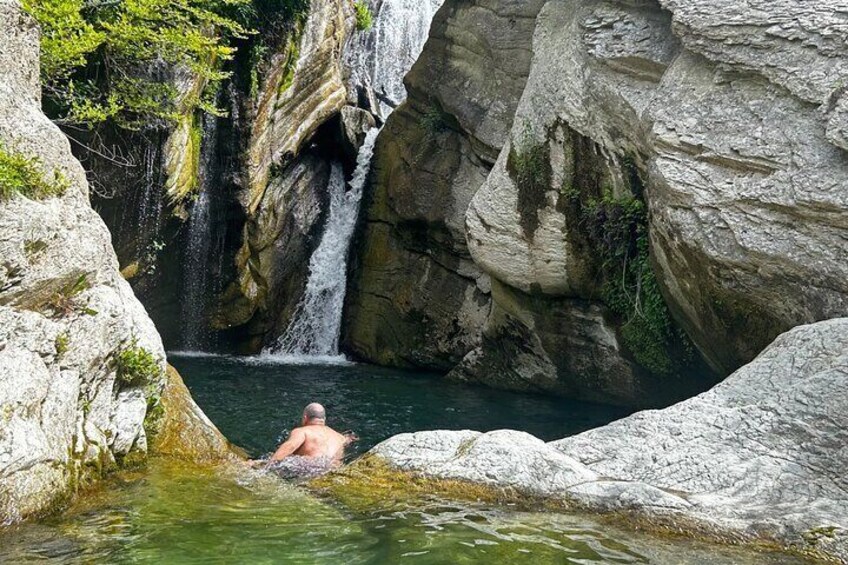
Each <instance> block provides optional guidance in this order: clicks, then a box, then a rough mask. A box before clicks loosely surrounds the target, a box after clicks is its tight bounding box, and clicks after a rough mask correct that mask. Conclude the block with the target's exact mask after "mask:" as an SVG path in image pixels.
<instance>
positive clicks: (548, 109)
mask: <svg viewBox="0 0 848 565" xmlns="http://www.w3.org/2000/svg"><path fill="white" fill-rule="evenodd" d="M478 4H479V5H478ZM482 4H486V3H482V2H481V3H476V4H475V3H470V4H469V3H463V4H461V5H454V4H453V3H450V2H449V3H448V5H446V6H445V8H444V9H443V10H442V12H441V13H440V15H439V18H437V20H436V22H435V23H434V27H433V30H432V34H433V36H432V38H431V40H430V42H429V43H428V45H427V47H426V48H425V51H424V53H423V54H422V57H421V60H420V61H419V63H418V64H417V65H416V67H415V68H414V69H413V71H412V73H410V75H409V77H408V79H407V82H408V86H409V88H410V92H411V98H410V101H409V103H408V104H407V105H405V106H404V107H402V108H401V109H400V110H399V111H398V112H396V114H395V115H394V116H393V119H390V121H389V124H388V125H387V128H386V131H384V133H383V135H382V136H381V139H380V141H379V144H378V150H377V155H376V161H375V180H374V186H373V198H372V200H371V205H370V207H369V209H368V221H367V224H366V226H365V229H364V232H363V235H362V246H361V252H360V263H359V267H358V269H359V270H358V273H357V275H356V277H355V278H354V281H353V284H352V293H351V298H350V300H349V320H350V322H349V323H350V327H349V330H348V345H349V347H350V348H351V350H353V351H354V352H356V353H358V354H359V355H361V356H363V357H365V358H367V359H370V360H375V361H378V362H382V363H392V364H398V365H416V366H423V367H429V368H438V369H453V370H452V371H451V377H452V378H456V379H460V380H465V381H474V382H483V383H487V384H491V385H494V386H499V387H504V388H512V389H518V390H537V391H545V392H550V393H555V394H562V395H568V396H575V397H580V398H586V399H591V400H600V401H605V402H615V403H619V404H630V405H643V406H644V405H662V404H667V403H669V402H671V401H674V400H675V399H680V398H685V397H687V396H689V395H691V394H692V393H693V391H697V390H698V389H699V388H700V389H703V388H705V387H706V386H708V384H709V383H710V382H714V379H715V378H716V377H721V376H724V375H727V374H728V373H730V372H732V371H733V370H735V369H736V368H738V367H739V366H740V365H742V364H743V363H745V362H748V361H750V360H751V359H753V357H754V356H755V355H756V354H757V353H758V352H759V351H761V350H762V348H763V347H765V345H767V344H768V343H769V342H770V341H771V340H773V339H774V338H775V337H776V336H777V335H778V334H780V333H781V332H783V331H786V330H788V329H790V328H792V327H794V326H796V325H798V324H803V323H809V322H814V321H817V320H823V319H828V318H832V317H837V316H844V315H846V313H848V286H846V281H848V277H846V274H848V273H846V272H845V269H846V268H848V246H846V245H845V241H846V235H848V223H846V222H847V221H848V200H846V199H848V190H846V189H845V187H846V186H848V153H846V148H845V138H846V136H845V127H846V125H845V123H846V122H845V104H846V102H845V98H846V96H848V95H846V93H845V88H844V85H845V81H846V80H848V71H846V65H848V52H846V49H848V47H846V45H848V41H846V40H848V30H846V28H845V26H844V22H843V21H842V19H841V16H840V15H839V14H840V13H841V12H840V11H839V9H838V6H836V3H835V2H832V1H828V0H821V1H816V2H800V1H790V0H787V1H782V2H777V3H774V2H770V3H745V4H738V3H733V2H724V1H720V0H703V1H699V2H674V1H660V2H655V1H650V0H644V1H641V0H640V1H637V2H615V1H611V0H609V1H607V0H568V1H553V0H552V1H548V2H546V3H545V4H544V7H542V9H541V11H540V12H539V14H538V17H534V18H530V19H527V20H522V19H520V18H509V17H508V16H507V14H508V13H509V11H510V10H513V9H515V8H516V6H517V5H516V4H514V3H512V2H508V1H501V2H495V3H494V4H496V5H497V7H496V9H491V10H489V11H487V12H486V16H485V17H484V18H483V20H486V18H493V17H495V16H494V15H492V14H498V15H502V16H504V17H505V18H507V19H509V21H510V22H511V23H510V25H509V26H493V27H491V28H489V27H487V26H486V25H484V24H481V23H480V22H476V21H475V22H474V25H471V20H469V19H463V18H467V17H473V16H468V14H477V15H478V17H480V16H479V14H480V12H477V11H476V10H480V11H482V10H484V7H483V6H482ZM487 5H488V4H487ZM489 7H490V8H491V6H489ZM521 9H523V10H529V11H530V12H532V14H535V10H536V9H538V6H536V7H535V8H533V3H527V4H522V8H521ZM512 22H514V23H512ZM522 25H525V26H526V27H524V28H522ZM457 28H460V29H462V31H461V32H458V31H456V30H457ZM470 30H473V31H470ZM495 30H496V31H495ZM504 30H508V31H504ZM531 31H532V32H533V36H532V40H531V39H530V32H531ZM511 34H515V35H511ZM498 41H505V42H507V43H508V44H509V45H510V47H511V48H510V49H509V53H510V54H512V55H514V54H515V53H527V54H528V55H529V48H530V47H531V46H532V61H531V64H530V69H529V75H528V78H527V79H526V84H525V79H524V78H523V76H522V78H520V80H517V81H513V82H508V81H504V80H502V77H501V75H500V74H499V69H501V68H502V67H500V66H499V64H498V60H497V59H495V60H493V61H492V60H486V61H483V60H481V59H477V57H478V56H479V54H481V53H485V54H486V55H487V56H490V55H491V54H492V53H497V49H494V48H490V47H491V45H492V44H496V42H498ZM509 42H512V43H509ZM483 46H486V47H485V48H484V47H483ZM523 50H528V51H523ZM466 57H467V58H469V59H470V60H468V61H466V60H465V58H466ZM503 68H509V69H510V71H511V72H513V73H516V74H515V76H519V75H521V74H522V73H523V70H522V69H523V68H524V67H522V66H521V65H509V66H508V67H503ZM483 69H485V72H483ZM516 69H517V70H519V71H520V72H516ZM481 73H482V74H481ZM489 79H491V81H492V82H487V80H489ZM475 80H482V83H478V82H475ZM478 84H483V85H492V86H490V87H489V88H490V90H488V91H487V90H486V88H482V89H481V88H480V87H479V86H478ZM460 85H461V86H460ZM494 85H497V86H496V87H494ZM522 85H523V86H522ZM448 89H451V90H448ZM495 90H501V92H499V93H498V94H499V96H498V97H497V101H498V102H501V103H502V105H501V106H499V105H498V104H497V103H494V101H493V100H492V99H490V98H487V97H486V93H487V92H494V91H495ZM518 90H521V95H520V101H519V102H518V104H517V107H516V109H515V111H514V112H513V110H512V107H513V104H514V102H513V100H514V99H515V98H514V97H515V96H516V93H517V91H518ZM487 100H488V101H489V103H487V102H486V101H487ZM431 109H432V110H431ZM498 109H501V110H503V109H506V111H498ZM481 116H484V117H485V119H483V120H482V121H480V117H481ZM433 123H435V124H436V127H431V124H433ZM428 128H430V129H432V130H433V131H435V133H433V134H427V135H425V133H424V132H425V131H427V129H428ZM481 132H483V133H481ZM448 139H453V140H456V139H464V140H468V142H469V145H468V148H467V149H465V150H463V149H462V148H461V146H456V147H453V146H450V145H446V144H445V143H444V142H446V141H447V140H448ZM433 140H440V142H441V143H442V144H441V145H440V150H439V151H438V152H434V153H432V154H430V153H428V151H429V147H430V146H431V145H433V143H435V142H434V141H433ZM469 149H470V152H469ZM496 152H497V153H498V155H497V156H495V153H496ZM428 154H429V155H430V157H429V160H428V157H427V155H428ZM461 155H472V156H473V157H474V158H475V159H477V160H478V162H477V163H476V164H475V166H473V167H470V166H466V167H465V168H463V169H461V171H462V174H458V175H454V174H453V173H452V171H455V170H460V169H458V168H457V167H456V165H454V164H453V163H454V162H455V161H456V160H457V159H459V158H460V157H459V156H461ZM439 171H447V172H445V173H440V172H439ZM472 173H473V174H472ZM434 179H438V182H436V181H435V180H434ZM481 179H482V180H481ZM459 210H464V215H465V218H464V222H462V221H460V220H459V219H458V218H457V215H458V214H459ZM404 255H407V256H408V257H407V259H404V257H403V256H404ZM396 265H402V266H403V267H402V268H396V267H395V266H396ZM490 289H491V290H490ZM481 320H485V321H482V322H481Z"/></svg>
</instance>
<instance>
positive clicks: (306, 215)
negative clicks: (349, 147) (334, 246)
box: [214, 152, 330, 351]
mask: <svg viewBox="0 0 848 565" xmlns="http://www.w3.org/2000/svg"><path fill="white" fill-rule="evenodd" d="M329 180H330V163H328V162H327V161H326V160H324V159H322V158H321V157H320V156H317V155H315V154H312V153H311V152H306V153H304V154H303V155H301V156H299V157H298V158H297V159H295V160H294V162H292V163H291V164H289V165H288V166H287V167H286V168H285V169H284V170H283V171H282V173H281V174H280V175H279V176H277V177H275V178H274V179H273V180H272V181H271V183H270V184H269V185H268V187H267V188H266V190H265V193H264V194H263V196H262V201H261V202H260V204H259V206H258V208H257V210H256V214H255V215H254V216H252V217H250V218H248V220H247V222H246V224H245V228H244V233H245V240H246V243H245V245H243V246H242V249H241V250H240V252H239V254H238V256H237V257H236V266H237V268H238V273H239V280H238V282H237V283H235V284H233V285H231V286H230V288H229V289H228V290H227V291H226V292H225V294H224V297H223V302H224V303H223V305H222V307H221V308H220V309H219V311H218V313H217V315H216V319H215V320H214V325H215V326H216V327H217V328H219V329H224V328H228V327H231V326H241V325H246V326H247V333H248V334H249V335H250V336H251V337H250V338H249V343H248V345H247V347H248V348H249V349H250V350H251V351H257V350H259V349H261V347H262V346H263V345H265V343H264V342H265V340H266V338H267V337H268V336H271V337H274V336H278V335H280V334H281V333H282V332H283V331H285V328H286V327H287V326H288V323H289V321H290V319H291V315H292V314H293V311H294V308H295V306H296V304H297V301H296V300H292V297H296V296H300V295H301V294H302V293H303V289H304V288H305V286H306V278H307V276H308V274H309V257H310V254H311V252H312V250H313V249H314V247H315V246H316V245H317V240H318V235H319V233H320V227H321V223H320V220H321V219H322V218H323V217H324V215H323V214H322V213H321V209H322V204H323V203H325V202H326V201H327V198H326V195H327V184H328V183H329Z"/></svg>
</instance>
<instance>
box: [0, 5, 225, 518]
mask: <svg viewBox="0 0 848 565" xmlns="http://www.w3.org/2000/svg"><path fill="white" fill-rule="evenodd" d="M0 30H2V36H3V37H4V42H3V45H2V47H1V48H0V76H2V77H3V81H2V82H1V83H0V144H1V145H2V147H3V149H4V150H5V151H13V152H16V153H19V154H21V155H24V156H26V157H27V158H30V159H37V160H38V161H37V162H38V166H39V167H40V168H41V170H42V172H43V174H44V176H45V179H51V181H52V180H53V179H56V178H61V179H63V180H62V182H63V183H64V184H66V186H67V189H66V191H65V194H64V195H63V196H61V197H52V198H47V199H44V200H31V199H29V198H26V197H24V196H21V195H12V196H11V197H10V198H9V200H8V201H5V202H0V524H8V523H12V522H15V521H18V520H20V519H23V518H26V517H29V516H33V515H38V514H41V513H45V512H48V511H51V510H52V509H54V508H55V507H56V506H57V505H58V504H59V503H61V502H62V501H63V500H64V499H66V498H67V497H68V496H70V495H72V494H73V493H74V492H75V490H76V489H77V488H78V487H79V486H80V484H84V483H85V482H87V481H89V480H92V479H96V478H98V477H99V476H101V475H102V474H104V473H106V472H108V471H109V470H111V469H114V468H115V467H116V465H120V464H127V463H131V462H132V463H135V462H137V461H139V460H141V459H143V458H144V456H145V455H146V453H147V452H148V448H149V445H148V440H149V437H148V433H147V430H146V429H145V428H146V424H149V423H150V420H149V419H147V420H146V417H147V416H148V415H149V414H150V409H151V408H153V407H157V408H158V410H159V412H161V407H160V405H159V403H160V397H161V395H162V393H163V387H164V385H165V380H164V368H165V353H164V351H163V348H162V342H161V340H160V339H159V335H158V334H157V333H156V328H155V327H154V326H153V323H152V322H151V321H150V319H149V318H148V316H147V314H146V312H145V310H144V308H143V307H142V306H141V304H140V303H139V302H138V300H136V298H135V296H134V295H133V293H132V290H131V289H130V287H129V284H128V283H127V282H126V281H125V280H124V279H123V278H122V277H121V275H120V273H119V272H118V262H117V260H116V258H115V252H114V250H113V249H112V247H111V244H110V236H109V232H108V230H107V229H106V226H105V225H104V223H103V221H102V220H101V219H100V217H99V216H98V215H97V213H95V211H94V210H93V209H92V208H91V206H90V205H89V202H88V189H89V187H88V183H87V181H86V176H85V172H84V170H83V168H82V166H81V165H80V163H79V162H78V161H77V160H76V159H75V158H74V157H73V155H72V154H71V151H70V144H69V142H68V140H67V138H66V137H65V136H64V135H62V133H61V131H59V129H58V128H57V127H56V126H55V125H54V124H53V123H52V122H51V121H50V120H48V119H47V117H46V116H44V114H43V113H42V112H41V92H40V84H39V68H38V66H39V61H38V50H39V33H38V29H37V27H36V25H35V24H34V22H33V21H32V19H31V18H29V17H28V16H26V15H25V14H24V13H23V12H22V11H21V9H20V6H19V4H18V3H17V1H15V0H3V1H2V2H0ZM57 175H58V177H57ZM185 402H187V403H191V402H192V401H191V399H190V397H189V398H187V399H186V400H185ZM195 408H196V407H195ZM198 412H199V410H198ZM210 433H211V432H210ZM215 433H217V431H215Z"/></svg>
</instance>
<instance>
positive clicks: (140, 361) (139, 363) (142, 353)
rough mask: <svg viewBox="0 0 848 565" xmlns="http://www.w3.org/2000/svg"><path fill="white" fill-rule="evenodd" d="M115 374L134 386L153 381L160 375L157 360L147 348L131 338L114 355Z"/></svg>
mask: <svg viewBox="0 0 848 565" xmlns="http://www.w3.org/2000/svg"><path fill="white" fill-rule="evenodd" d="M115 369H116V375H117V378H118V380H119V381H121V382H122V383H124V384H126V385H130V386H136V385H144V384H150V383H154V382H156V381H157V380H159V378H160V377H161V375H162V370H161V368H160V367H159V361H158V360H157V359H156V357H155V356H154V355H153V354H152V353H151V352H149V351H148V350H146V349H144V348H143V347H140V346H139V345H138V340H136V339H133V340H132V341H131V342H130V344H129V345H128V346H127V347H125V348H124V349H122V350H121V351H119V352H118V354H117V356H116V357H115Z"/></svg>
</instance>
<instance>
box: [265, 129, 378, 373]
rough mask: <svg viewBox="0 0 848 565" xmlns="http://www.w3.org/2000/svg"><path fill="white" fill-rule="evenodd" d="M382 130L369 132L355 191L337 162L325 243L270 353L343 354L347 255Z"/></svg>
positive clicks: (297, 356)
mask: <svg viewBox="0 0 848 565" xmlns="http://www.w3.org/2000/svg"><path fill="white" fill-rule="evenodd" d="M378 133H379V130H378V129H377V128H374V129H372V130H371V131H369V132H368V134H367V135H366V136H365V143H363V145H362V147H361V148H360V150H359V155H358V156H357V159H356V171H355V172H354V174H353V178H352V179H351V181H350V187H349V190H347V191H345V182H344V172H343V171H342V167H341V165H340V164H339V163H333V165H332V172H331V174H330V183H329V186H328V187H327V190H328V192H329V195H330V210H329V213H328V217H327V224H326V227H325V228H324V234H323V235H322V236H321V242H320V243H319V244H318V248H317V249H315V251H314V252H313V254H312V257H311V258H310V260H309V278H308V280H307V283H306V291H305V292H304V294H303V298H301V300H300V302H299V303H298V305H297V307H296V308H295V312H294V315H293V317H292V322H291V324H289V327H288V328H287V329H286V331H285V333H284V334H283V336H282V337H281V338H280V339H279V340H278V341H277V344H276V346H274V347H272V348H271V350H270V351H269V353H272V354H275V355H277V356H279V355H282V356H284V357H288V358H290V359H291V361H292V362H297V361H299V360H302V358H304V357H308V358H309V359H314V360H319V361H320V360H322V358H323V360H324V361H327V360H330V359H331V358H334V357H337V356H338V355H339V334H340V332H341V324H342V309H343V307H344V299H345V294H346V290H347V256H348V251H349V250H350V242H351V238H352V236H353V230H354V228H355V227H356V220H357V218H358V217H359V203H360V201H361V200H362V189H363V187H364V185H365V180H366V179H367V177H368V171H369V170H370V168H371V157H372V156H373V154H374V143H375V142H376V141H377V134H378Z"/></svg>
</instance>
